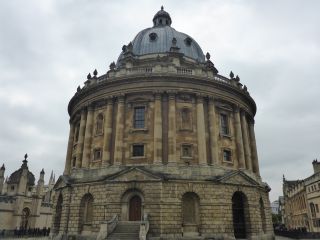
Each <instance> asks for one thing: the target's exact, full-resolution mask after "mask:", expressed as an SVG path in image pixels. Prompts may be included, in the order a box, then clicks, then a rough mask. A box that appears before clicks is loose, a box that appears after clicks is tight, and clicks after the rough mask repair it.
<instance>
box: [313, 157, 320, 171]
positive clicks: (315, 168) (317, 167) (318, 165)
mask: <svg viewBox="0 0 320 240" xmlns="http://www.w3.org/2000/svg"><path fill="white" fill-rule="evenodd" d="M312 166H313V171H314V173H318V172H320V162H318V159H315V160H313V161H312Z"/></svg>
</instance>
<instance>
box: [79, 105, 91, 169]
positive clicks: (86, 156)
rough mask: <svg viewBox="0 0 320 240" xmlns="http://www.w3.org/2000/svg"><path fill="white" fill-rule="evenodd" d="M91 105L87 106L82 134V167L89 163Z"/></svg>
mask: <svg viewBox="0 0 320 240" xmlns="http://www.w3.org/2000/svg"><path fill="white" fill-rule="evenodd" d="M93 114H94V109H93V106H89V107H88V114H87V123H86V130H85V134H84V144H83V155H82V167H84V168H87V167H89V163H90V152H91V142H92V131H93Z"/></svg>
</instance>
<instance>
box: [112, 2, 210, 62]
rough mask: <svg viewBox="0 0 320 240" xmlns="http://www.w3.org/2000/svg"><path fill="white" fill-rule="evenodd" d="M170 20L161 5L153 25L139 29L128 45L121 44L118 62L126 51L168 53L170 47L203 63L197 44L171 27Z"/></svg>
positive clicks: (139, 53) (139, 54) (203, 57)
mask: <svg viewBox="0 0 320 240" xmlns="http://www.w3.org/2000/svg"><path fill="white" fill-rule="evenodd" d="M171 22H172V21H171V17H170V15H169V14H168V13H167V12H166V11H164V10H163V7H161V10H160V11H158V12H157V13H156V15H155V16H154V18H153V24H154V26H153V27H151V28H146V29H144V30H142V31H140V32H139V33H138V34H137V35H136V37H135V38H134V39H133V41H132V42H130V43H129V44H128V46H123V49H122V50H123V51H122V53H121V54H120V56H119V58H118V63H119V61H121V59H122V58H123V57H124V55H125V53H126V52H127V51H131V52H132V54H133V55H134V56H143V55H148V54H161V53H168V52H170V51H172V48H174V49H175V51H176V52H178V53H181V54H183V55H184V56H185V57H188V58H191V59H193V60H195V61H197V62H201V63H204V62H205V56H204V54H203V51H202V49H201V48H200V46H199V44H198V43H197V42H196V41H195V40H194V39H193V38H192V37H190V36H189V35H187V34H185V33H182V32H178V31H176V30H175V29H174V28H172V27H171Z"/></svg>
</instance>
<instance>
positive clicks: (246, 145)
mask: <svg viewBox="0 0 320 240" xmlns="http://www.w3.org/2000/svg"><path fill="white" fill-rule="evenodd" d="M241 128H242V137H243V144H244V156H245V160H246V166H247V169H249V170H252V163H251V150H250V143H249V136H248V124H247V119H246V113H245V112H244V111H242V112H241Z"/></svg>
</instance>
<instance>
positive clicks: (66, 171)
mask: <svg viewBox="0 0 320 240" xmlns="http://www.w3.org/2000/svg"><path fill="white" fill-rule="evenodd" d="M73 138H74V124H73V123H72V122H71V121H70V130H69V140H68V149H67V156H66V163H65V167H64V172H63V175H67V174H69V173H70V168H71V164H72V163H71V162H72V149H73Z"/></svg>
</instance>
